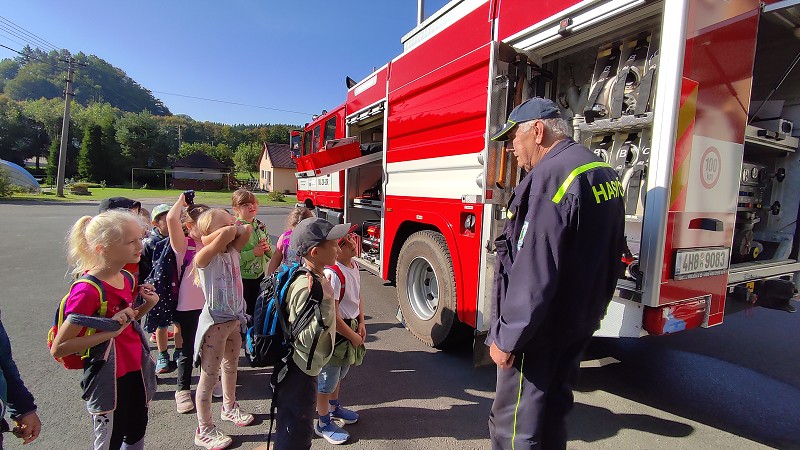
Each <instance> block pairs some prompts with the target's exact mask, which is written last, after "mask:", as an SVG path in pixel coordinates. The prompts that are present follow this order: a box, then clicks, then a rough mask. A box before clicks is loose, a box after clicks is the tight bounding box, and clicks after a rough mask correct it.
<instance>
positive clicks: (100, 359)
mask: <svg viewBox="0 0 800 450" xmlns="http://www.w3.org/2000/svg"><path fill="white" fill-rule="evenodd" d="M145 229H146V228H145V225H144V223H143V222H141V219H139V218H138V217H137V216H136V215H135V214H134V213H132V212H130V211H124V210H111V211H106V212H104V213H101V214H99V215H97V216H95V217H90V216H84V217H82V218H80V219H78V221H77V222H75V224H74V225H73V226H72V229H71V230H70V233H69V236H68V238H67V246H68V254H67V258H68V260H69V262H70V263H71V264H72V265H73V266H74V267H75V270H74V273H75V274H76V275H81V276H88V277H91V278H90V279H91V280H92V281H93V282H95V283H97V284H98V286H99V287H100V288H101V289H102V290H103V292H104V296H105V300H106V302H107V310H106V315H105V317H96V316H97V315H98V313H99V310H100V293H99V291H98V289H96V288H95V287H94V286H92V285H91V284H89V283H76V284H74V285H73V287H72V289H71V290H70V293H69V297H68V298H67V303H66V307H65V314H66V316H67V318H66V319H65V321H64V323H63V324H62V325H61V326H60V327H59V329H58V333H57V334H56V336H55V339H54V341H53V345H52V347H51V349H50V353H51V354H52V355H53V356H54V357H57V358H61V357H64V356H67V355H71V354H74V353H80V352H83V351H85V350H87V349H91V350H90V354H89V355H90V356H89V358H87V359H86V360H85V364H86V367H85V368H84V377H83V381H82V383H81V387H82V388H83V399H84V400H86V407H87V409H88V411H89V413H90V415H91V417H92V424H93V429H94V438H93V448H94V449H96V450H100V449H102V450H107V449H119V448H120V447H122V445H123V443H124V444H125V448H128V449H141V448H144V435H145V431H146V428H147V408H148V404H149V402H150V400H151V399H152V398H153V394H154V393H155V389H156V382H155V372H154V370H155V366H154V363H153V360H152V358H151V357H150V346H149V344H148V340H147V336H146V335H145V334H144V332H143V331H142V329H141V327H140V326H139V323H138V320H139V319H141V318H142V317H143V316H144V315H145V314H146V313H147V311H149V310H150V308H152V307H153V305H155V304H156V302H157V301H158V295H157V294H155V293H154V291H153V286H151V285H148V284H145V285H142V286H139V288H138V294H139V295H141V298H142V299H143V300H144V304H143V305H141V306H138V307H134V305H133V301H134V299H135V298H136V294H137V292H136V291H137V289H136V282H135V279H134V278H133V276H132V275H131V274H130V273H127V272H123V270H122V268H123V267H124V266H125V265H126V264H131V263H138V261H139V258H140V257H141V255H142V237H143V235H144V232H145ZM87 321H89V323H91V327H92V328H95V329H96V330H98V331H97V332H96V333H93V334H88V335H87V334H86V328H85V325H87ZM103 330H106V331H103ZM112 344H113V346H112V347H111V348H109V346H111V345H112ZM112 350H113V351H112ZM117 413H118V414H117ZM115 415H116V416H118V417H119V419H121V420H118V421H115V420H114V417H115Z"/></svg>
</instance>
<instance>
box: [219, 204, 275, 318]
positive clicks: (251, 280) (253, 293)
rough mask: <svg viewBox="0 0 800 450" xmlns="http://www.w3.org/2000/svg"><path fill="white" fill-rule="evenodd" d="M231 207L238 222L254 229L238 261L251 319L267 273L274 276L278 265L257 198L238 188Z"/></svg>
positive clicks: (248, 313)
mask: <svg viewBox="0 0 800 450" xmlns="http://www.w3.org/2000/svg"><path fill="white" fill-rule="evenodd" d="M231 206H233V211H234V212H235V213H236V221H237V222H238V223H239V224H242V225H250V228H251V229H252V230H253V233H252V234H250V239H249V240H248V241H247V243H245V245H244V247H243V248H242V251H241V258H240V259H239V265H240V268H241V272H242V285H243V287H244V301H245V304H246V305H247V308H246V309H245V312H246V313H247V315H248V316H252V315H253V312H254V311H255V305H256V298H257V297H258V293H259V291H260V290H261V281H262V280H264V273H265V271H266V273H272V271H274V270H275V269H277V268H278V266H277V265H276V264H274V263H273V261H272V243H271V242H270V240H269V234H268V233H267V226H266V225H265V224H264V222H262V221H260V220H258V219H256V214H258V199H257V198H256V196H255V195H254V194H253V193H252V192H250V191H248V190H247V189H239V190H237V191H236V192H234V193H233V195H232V196H231ZM273 266H274V267H273Z"/></svg>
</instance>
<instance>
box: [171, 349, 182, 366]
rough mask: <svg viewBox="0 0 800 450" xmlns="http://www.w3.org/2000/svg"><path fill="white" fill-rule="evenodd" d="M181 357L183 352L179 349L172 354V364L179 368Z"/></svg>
mask: <svg viewBox="0 0 800 450" xmlns="http://www.w3.org/2000/svg"><path fill="white" fill-rule="evenodd" d="M180 357H181V351H180V350H179V349H175V350H174V351H173V352H172V362H173V363H174V364H175V367H176V368H177V367H178V358H180Z"/></svg>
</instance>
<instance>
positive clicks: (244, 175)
mask: <svg viewBox="0 0 800 450" xmlns="http://www.w3.org/2000/svg"><path fill="white" fill-rule="evenodd" d="M250 173H251V172H236V174H235V175H234V177H236V179H237V180H258V171H257V170H256V171H255V172H252V174H253V176H252V177H251V176H250Z"/></svg>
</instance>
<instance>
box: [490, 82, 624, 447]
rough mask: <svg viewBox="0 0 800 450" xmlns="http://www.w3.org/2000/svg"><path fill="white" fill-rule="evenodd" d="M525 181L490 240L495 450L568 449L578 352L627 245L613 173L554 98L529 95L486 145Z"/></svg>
mask: <svg viewBox="0 0 800 450" xmlns="http://www.w3.org/2000/svg"><path fill="white" fill-rule="evenodd" d="M492 139H493V140H497V141H502V140H507V141H508V143H507V146H506V150H507V151H513V152H514V154H515V156H516V157H517V162H518V164H519V166H520V167H521V168H523V169H524V170H525V171H527V175H525V177H524V178H523V179H522V181H521V182H520V184H519V185H518V186H517V187H516V188H515V189H514V193H513V195H512V197H511V200H509V203H508V207H507V212H506V218H507V220H506V224H505V227H504V229H503V234H502V235H501V236H500V237H499V238H498V239H496V240H495V245H496V249H497V261H498V262H497V271H496V274H495V285H494V300H493V304H492V308H493V309H492V322H491V328H490V329H489V335H488V337H487V341H486V343H487V345H489V352H490V355H491V357H492V359H493V360H494V362H495V363H496V364H497V366H498V369H497V393H496V395H495V400H494V403H493V405H492V411H491V414H490V416H489V433H490V435H491V439H492V448H493V449H494V450H499V449H515V450H522V449H564V448H566V442H567V432H566V426H565V421H564V420H565V417H566V415H567V413H568V412H569V410H570V409H571V408H572V404H573V396H572V385H573V383H574V381H575V378H576V376H577V372H578V369H579V365H580V357H581V354H582V352H583V350H584V348H585V347H586V345H587V344H588V342H589V339H590V338H591V336H592V334H593V333H594V331H596V330H597V328H598V326H599V323H600V320H601V318H602V317H603V315H604V314H605V310H606V307H607V306H608V303H609V301H610V299H611V297H612V295H613V292H614V288H615V285H616V280H617V275H618V272H619V270H618V267H619V261H620V256H621V254H622V250H623V245H624V235H623V232H624V230H623V229H624V220H625V217H624V214H625V210H624V204H623V198H622V196H623V192H622V185H621V183H620V181H619V178H618V176H617V173H616V172H615V171H614V170H613V169H612V168H611V166H609V165H608V164H606V163H604V162H602V161H600V159H599V158H598V157H597V156H595V155H594V154H593V153H591V152H590V151H589V150H588V149H587V148H586V147H584V146H582V145H580V144H577V143H576V142H575V141H573V140H572V139H571V138H570V129H569V124H568V123H567V122H566V120H564V119H562V118H561V114H560V111H559V109H558V107H557V106H556V105H555V103H553V102H552V101H550V100H547V99H543V98H532V99H529V100H527V101H525V102H524V103H522V104H520V105H519V106H517V107H516V108H514V110H513V111H512V112H511V115H510V116H509V118H508V122H507V123H506V124H505V126H504V127H503V129H502V130H500V132H499V133H498V134H497V135H496V136H494V137H493V138H492Z"/></svg>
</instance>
